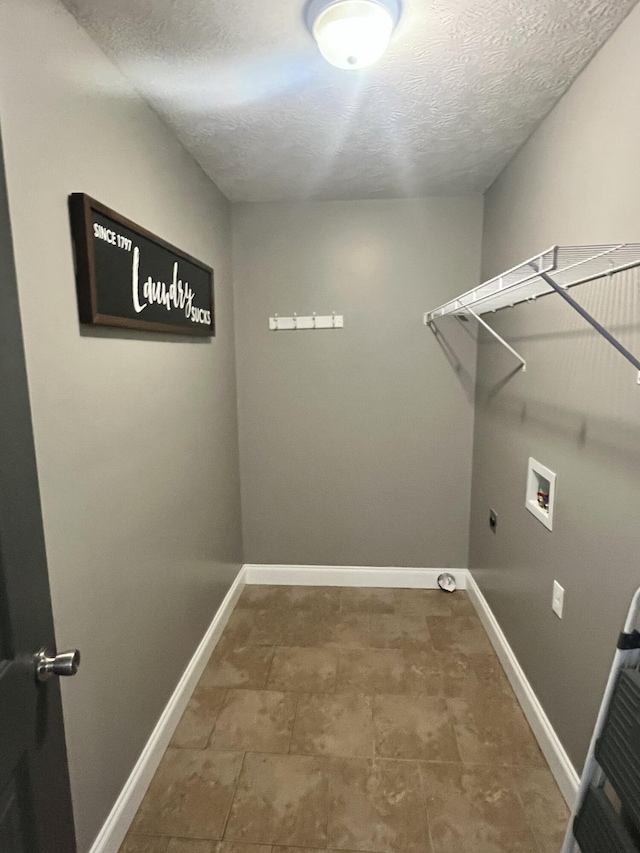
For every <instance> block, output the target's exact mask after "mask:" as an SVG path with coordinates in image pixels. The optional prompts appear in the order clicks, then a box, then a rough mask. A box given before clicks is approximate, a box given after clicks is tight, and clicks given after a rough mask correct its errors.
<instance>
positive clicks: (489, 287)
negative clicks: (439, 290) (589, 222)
mask: <svg viewBox="0 0 640 853" xmlns="http://www.w3.org/2000/svg"><path fill="white" fill-rule="evenodd" d="M636 266H640V243H616V244H610V245H606V246H552V247H551V248H550V249H547V251H546V252H541V253H540V254H539V255H535V256H534V257H533V258H530V259H529V260H528V261H524V263H522V264H518V266H515V267H513V268H512V269H510V270H508V271H507V272H504V273H502V274H501V275H497V276H495V278H492V279H489V281H485V282H484V283H483V284H481V285H479V286H478V287H474V288H473V290H469V291H467V293H463V294H462V296H458V297H457V298H456V299H452V300H450V301H449V302H445V303H444V305H440V307H439V308H435V309H434V310H433V311H429V312H427V314H426V315H425V322H428V323H430V322H432V321H433V320H437V319H438V317H446V316H447V315H448V314H465V313H467V309H469V308H470V309H471V310H472V311H473V312H474V313H475V314H486V313H488V312H489V311H499V310H500V309H501V308H510V307H512V306H513V305H517V304H518V303H520V302H528V301H529V300H532V299H537V298H538V296H544V295H545V294H547V293H553V292H554V289H553V287H552V286H551V285H550V284H549V283H548V282H547V281H546V280H545V278H543V277H542V276H543V274H546V275H547V276H552V277H553V280H554V281H555V282H556V284H559V285H560V287H562V288H564V289H566V288H569V287H575V286H576V285H578V284H586V282H588V281H594V280H596V279H598V278H603V277H604V276H610V275H613V274H614V273H619V272H624V270H628V269H632V268H633V267H636Z"/></svg>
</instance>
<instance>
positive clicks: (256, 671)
mask: <svg viewBox="0 0 640 853" xmlns="http://www.w3.org/2000/svg"><path fill="white" fill-rule="evenodd" d="M272 657H273V647H272V646H266V647H264V646H225V647H222V648H216V649H215V651H214V652H213V654H212V655H211V658H210V660H209V662H208V663H207V666H206V667H205V670H204V672H203V673H202V677H201V679H200V684H201V685H202V686H203V687H264V685H265V684H266V682H267V676H268V675H269V668H270V666H271V659H272Z"/></svg>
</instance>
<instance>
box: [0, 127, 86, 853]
mask: <svg viewBox="0 0 640 853" xmlns="http://www.w3.org/2000/svg"><path fill="white" fill-rule="evenodd" d="M35 239H36V237H35V235H34V240H35ZM42 284H43V286H45V283H44V282H43V283H42ZM42 647H44V648H45V649H47V650H48V651H49V650H51V651H53V650H55V638H54V633H53V621H52V616H51V601H50V597H49V578H48V574H47V563H46V557H45V549H44V535H43V530H42V517H41V514H40V498H39V492H38V476H37V472H36V464H35V455H34V447H33V433H32V428H31V415H30V410H29V397H28V391H27V377H26V373H25V362H24V353H23V347H22V331H21V327H20V314H19V307H18V296H17V289H16V278H15V268H14V262H13V250H12V245H11V233H10V228H9V212H8V206H7V193H6V184H5V176H4V161H3V158H2V146H1V143H0V851H1V853H72V852H73V851H75V849H76V847H75V839H74V832H73V819H72V812H71V795H70V791H69V774H68V770H67V755H66V747H65V739H64V729H63V723H62V706H61V702H60V686H59V681H58V679H57V678H55V677H54V678H49V679H47V680H46V681H38V680H37V678H36V660H35V658H34V653H37V652H38V650H39V649H40V648H42ZM74 664H77V661H67V662H66V665H67V668H68V670H69V671H71V669H73V668H74ZM50 666H53V664H51V665H50ZM47 674H48V673H47V672H45V671H43V672H41V677H46V675H47Z"/></svg>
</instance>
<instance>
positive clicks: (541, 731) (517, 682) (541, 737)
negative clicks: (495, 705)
mask: <svg viewBox="0 0 640 853" xmlns="http://www.w3.org/2000/svg"><path fill="white" fill-rule="evenodd" d="M467 592H468V594H469V598H470V599H471V601H472V602H473V605H474V607H475V608H476V610H477V611H478V616H479V617H480V621H481V622H482V624H483V625H484V628H485V630H486V632H487V634H488V635H489V639H490V640H491V643H492V645H493V647H494V649H495V650H496V654H497V655H498V658H499V659H500V663H501V664H502V667H503V669H504V671H505V672H506V674H507V678H508V679H509V682H510V684H511V686H512V687H513V691H514V693H515V694H516V697H517V699H518V702H519V703H520V706H521V707H522V710H523V711H524V715H525V717H526V718H527V721H528V723H529V725H530V726H531V730H532V731H533V734H534V735H535V738H536V740H537V741H538V744H539V746H540V749H541V750H542V753H543V755H544V757H545V758H546V760H547V763H548V764H549V768H550V770H551V772H552V773H553V776H554V778H555V780H556V782H557V783H558V787H559V788H560V791H561V792H562V796H563V797H564V799H565V800H566V802H567V805H568V806H569V808H570V809H571V808H573V804H574V802H575V799H576V794H577V792H578V785H579V783H580V778H579V776H578V774H577V773H576V770H575V768H574V766H573V764H572V763H571V760H570V759H569V756H568V755H567V753H566V752H565V750H564V747H563V746H562V744H561V743H560V739H559V738H558V735H557V734H556V733H555V730H554V728H553V726H552V725H551V723H550V722H549V718H548V717H547V715H546V714H545V712H544V708H543V707H542V705H541V704H540V702H539V700H538V697H537V696H536V694H535V693H534V692H533V688H532V687H531V685H530V684H529V681H528V679H527V676H526V675H525V674H524V671H523V670H522V667H521V666H520V664H519V663H518V659H517V658H516V656H515V654H514V653H513V649H512V648H511V646H510V645H509V643H508V642H507V638H506V637H505V635H504V633H503V632H502V628H501V627H500V625H499V624H498V620H497V619H496V617H495V616H494V615H493V613H492V611H491V608H490V607H489V605H488V603H487V600H486V599H485V597H484V595H483V594H482V592H481V591H480V587H479V586H478V584H477V583H476V582H475V580H474V579H473V575H472V574H471V572H469V573H468V578H467Z"/></svg>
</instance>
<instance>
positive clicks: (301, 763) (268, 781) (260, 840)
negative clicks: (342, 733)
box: [224, 752, 329, 847]
mask: <svg viewBox="0 0 640 853" xmlns="http://www.w3.org/2000/svg"><path fill="white" fill-rule="evenodd" d="M328 808H329V759H327V758H321V757H318V756H307V755H264V754H261V753H251V752H249V753H247V755H246V756H245V760H244V765H243V768H242V773H241V775H240V780H239V782H238V788H237V791H236V795H235V797H234V801H233V806H232V808H231V814H230V816H229V821H228V823H227V829H226V831H225V838H224V840H225V841H231V840H233V841H244V842H253V843H257V844H279V845H283V846H300V847H325V846H326V839H327V816H328Z"/></svg>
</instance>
